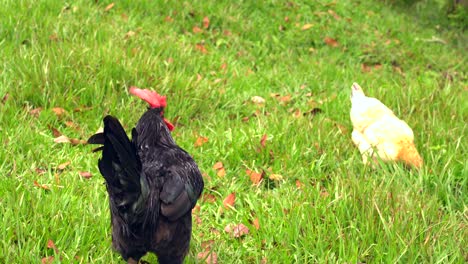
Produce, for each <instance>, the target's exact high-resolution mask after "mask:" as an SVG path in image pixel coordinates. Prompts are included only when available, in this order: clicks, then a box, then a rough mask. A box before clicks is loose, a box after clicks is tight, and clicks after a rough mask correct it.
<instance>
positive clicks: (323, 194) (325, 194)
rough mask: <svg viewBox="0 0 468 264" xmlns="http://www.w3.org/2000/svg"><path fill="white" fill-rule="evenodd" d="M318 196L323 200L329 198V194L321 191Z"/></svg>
mask: <svg viewBox="0 0 468 264" xmlns="http://www.w3.org/2000/svg"><path fill="white" fill-rule="evenodd" d="M320 196H321V197H323V198H327V197H328V196H330V194H329V193H328V192H327V191H321V192H320Z"/></svg>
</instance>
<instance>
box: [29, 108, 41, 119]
mask: <svg viewBox="0 0 468 264" xmlns="http://www.w3.org/2000/svg"><path fill="white" fill-rule="evenodd" d="M41 111H42V107H38V108H34V109H32V110H31V111H29V114H30V115H32V116H34V117H38V116H39V114H40V113H41Z"/></svg>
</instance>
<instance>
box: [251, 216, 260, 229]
mask: <svg viewBox="0 0 468 264" xmlns="http://www.w3.org/2000/svg"><path fill="white" fill-rule="evenodd" d="M252 225H253V226H254V227H255V229H257V230H259V229H260V223H259V221H258V218H255V219H254V220H252Z"/></svg>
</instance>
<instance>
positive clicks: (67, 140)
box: [54, 135, 71, 143]
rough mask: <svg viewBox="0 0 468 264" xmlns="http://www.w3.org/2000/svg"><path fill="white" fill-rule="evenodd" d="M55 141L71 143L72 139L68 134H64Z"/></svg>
mask: <svg viewBox="0 0 468 264" xmlns="http://www.w3.org/2000/svg"><path fill="white" fill-rule="evenodd" d="M54 142H55V143H70V142H71V141H70V139H69V138H68V137H67V136H64V135H62V136H59V137H56V138H54Z"/></svg>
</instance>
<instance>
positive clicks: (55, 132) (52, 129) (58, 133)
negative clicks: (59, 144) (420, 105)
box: [49, 126, 62, 138]
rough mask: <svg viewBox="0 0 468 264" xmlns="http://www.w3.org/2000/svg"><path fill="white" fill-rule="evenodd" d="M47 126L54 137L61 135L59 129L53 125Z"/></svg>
mask: <svg viewBox="0 0 468 264" xmlns="http://www.w3.org/2000/svg"><path fill="white" fill-rule="evenodd" d="M49 128H50V130H51V131H52V135H53V136H54V138H57V137H60V136H61V135H62V133H60V131H58V129H56V128H55V127H52V126H49Z"/></svg>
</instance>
